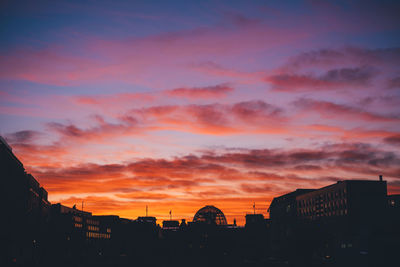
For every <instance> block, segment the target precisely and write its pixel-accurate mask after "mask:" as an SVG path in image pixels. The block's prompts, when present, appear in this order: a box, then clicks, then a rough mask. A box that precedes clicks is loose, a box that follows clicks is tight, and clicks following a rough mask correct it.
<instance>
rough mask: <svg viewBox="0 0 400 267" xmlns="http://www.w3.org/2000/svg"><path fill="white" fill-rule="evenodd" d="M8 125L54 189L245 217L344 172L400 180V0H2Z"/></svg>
mask: <svg viewBox="0 0 400 267" xmlns="http://www.w3.org/2000/svg"><path fill="white" fill-rule="evenodd" d="M0 13H1V24H0V25H1V26H0V30H1V38H0V135H2V136H3V137H5V138H6V140H7V141H8V143H9V144H10V145H11V147H12V148H13V152H14V153H15V154H16V156H17V157H18V158H19V159H20V160H21V161H22V162H23V164H24V166H25V168H26V170H27V171H28V172H30V173H32V175H33V176H34V177H35V178H36V179H37V180H38V181H39V182H40V183H41V185H42V186H44V187H45V189H46V190H47V191H48V192H49V200H50V201H51V202H52V203H57V202H61V203H62V204H64V205H68V206H72V205H74V204H77V206H80V203H81V202H82V201H84V203H85V204H84V205H85V210H88V211H92V212H93V213H94V214H116V215H119V216H121V217H126V218H132V219H135V218H136V217H138V216H143V215H145V206H146V205H148V206H149V215H151V216H156V217H157V219H159V220H160V221H159V222H161V221H162V220H163V219H167V218H169V211H170V210H172V215H173V218H175V219H181V218H186V219H187V220H190V221H191V220H192V218H193V215H194V213H195V212H196V211H197V210H198V209H199V208H201V207H202V206H204V205H215V206H216V207H218V208H220V209H221V210H222V211H223V212H224V213H225V215H226V216H227V219H228V223H232V222H233V219H234V218H236V220H237V221H238V223H239V224H243V223H244V216H245V214H246V213H249V212H253V208H252V206H253V202H255V203H256V211H257V212H259V213H263V214H264V215H265V216H268V215H267V207H268V205H269V203H270V201H271V200H272V198H273V197H275V196H278V195H280V194H284V193H287V192H289V191H291V190H295V189H296V188H318V187H322V186H326V185H329V184H332V183H335V182H336V181H337V180H343V179H371V180H377V179H378V175H379V174H382V175H383V176H384V179H385V180H387V181H388V191H389V193H400V16H399V14H400V4H399V2H398V1H2V3H1V6H0Z"/></svg>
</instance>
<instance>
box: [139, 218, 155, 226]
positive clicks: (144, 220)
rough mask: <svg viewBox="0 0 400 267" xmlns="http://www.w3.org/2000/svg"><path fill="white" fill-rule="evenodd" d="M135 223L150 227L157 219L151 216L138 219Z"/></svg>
mask: <svg viewBox="0 0 400 267" xmlns="http://www.w3.org/2000/svg"><path fill="white" fill-rule="evenodd" d="M136 221H137V222H139V223H148V224H151V225H156V222H157V218H156V217H152V216H143V217H138V218H137V219H136Z"/></svg>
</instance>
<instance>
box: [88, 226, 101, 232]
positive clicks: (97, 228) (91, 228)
mask: <svg viewBox="0 0 400 267" xmlns="http://www.w3.org/2000/svg"><path fill="white" fill-rule="evenodd" d="M87 229H88V230H90V231H96V232H98V231H99V227H97V226H92V225H88V226H87Z"/></svg>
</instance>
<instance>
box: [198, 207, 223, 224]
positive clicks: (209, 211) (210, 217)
mask: <svg viewBox="0 0 400 267" xmlns="http://www.w3.org/2000/svg"><path fill="white" fill-rule="evenodd" d="M193 223H205V224H210V225H227V222H226V218H225V215H224V213H223V212H222V211H221V210H220V209H218V208H216V207H214V206H205V207H203V208H201V209H199V210H198V211H197V212H196V214H195V215H194V217H193Z"/></svg>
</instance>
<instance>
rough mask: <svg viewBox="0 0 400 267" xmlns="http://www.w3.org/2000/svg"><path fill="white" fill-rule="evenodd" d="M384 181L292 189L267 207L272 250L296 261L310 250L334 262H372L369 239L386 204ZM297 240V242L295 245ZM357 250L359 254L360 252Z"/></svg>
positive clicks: (383, 213) (371, 247)
mask: <svg viewBox="0 0 400 267" xmlns="http://www.w3.org/2000/svg"><path fill="white" fill-rule="evenodd" d="M386 190H387V189H386V181H383V180H381V179H380V180H379V181H370V180H346V181H339V182H337V183H336V184H333V185H329V186H326V187H323V188H320V189H317V190H307V191H304V190H301V191H299V190H296V191H294V192H291V193H289V194H286V195H283V196H281V197H278V198H275V199H274V200H273V201H272V203H271V206H270V217H271V220H272V227H271V234H272V238H271V240H272V244H273V245H277V244H278V245H277V246H275V247H274V246H273V248H275V249H278V250H280V251H281V252H284V253H287V254H290V255H291V256H293V257H295V258H296V261H300V262H301V260H304V261H305V262H307V261H309V260H310V258H308V259H306V258H305V257H306V256H307V255H308V256H310V257H311V254H312V255H314V259H315V258H319V259H321V261H322V260H327V259H332V258H335V261H336V262H337V263H340V264H342V265H344V264H355V263H357V264H363V263H365V262H367V261H368V260H372V258H373V256H370V254H371V251H373V250H374V248H373V246H372V244H373V243H371V240H374V238H376V237H377V236H378V232H379V231H380V229H381V228H382V218H384V216H385V214H386V213H385V211H386V207H387V198H386V195H387V191H386ZM294 244H301V246H298V247H296V246H294ZM360 252H361V253H360Z"/></svg>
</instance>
